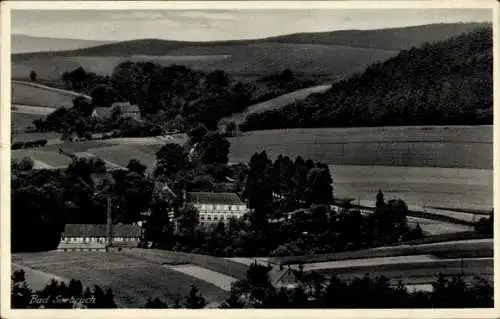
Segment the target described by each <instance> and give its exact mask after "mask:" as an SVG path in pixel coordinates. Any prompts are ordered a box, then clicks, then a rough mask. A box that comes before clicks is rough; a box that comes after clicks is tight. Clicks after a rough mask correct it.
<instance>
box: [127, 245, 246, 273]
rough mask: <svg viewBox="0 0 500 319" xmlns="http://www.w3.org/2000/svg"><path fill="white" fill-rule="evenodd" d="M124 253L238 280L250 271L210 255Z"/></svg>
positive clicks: (136, 250)
mask: <svg viewBox="0 0 500 319" xmlns="http://www.w3.org/2000/svg"><path fill="white" fill-rule="evenodd" d="M124 253H125V254H127V255H129V256H134V257H136V258H140V259H143V260H146V261H149V262H153V263H158V264H167V265H172V266H176V265H182V264H193V265H196V266H199V267H202V268H205V269H209V270H211V271H215V272H217V273H221V274H224V275H226V276H230V277H233V278H237V279H244V278H245V277H246V272H247V269H248V267H247V266H246V265H243V264H241V263H237V262H235V261H231V260H228V259H225V258H219V257H213V256H208V255H198V254H189V253H183V252H176V251H166V250H157V249H147V250H146V249H132V250H130V251H127V252H124Z"/></svg>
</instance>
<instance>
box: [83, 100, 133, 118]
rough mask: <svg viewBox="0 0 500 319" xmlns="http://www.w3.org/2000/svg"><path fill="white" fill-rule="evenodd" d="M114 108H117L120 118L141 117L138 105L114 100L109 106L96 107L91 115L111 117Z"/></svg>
mask: <svg viewBox="0 0 500 319" xmlns="http://www.w3.org/2000/svg"><path fill="white" fill-rule="evenodd" d="M114 110H118V111H117V112H119V113H118V114H120V117H122V118H133V119H136V120H140V119H141V112H140V110H139V107H138V106H137V105H135V104H130V102H115V103H113V104H112V105H111V107H96V108H95V109H94V111H93V112H92V115H91V116H92V117H100V118H111V117H112V116H113V112H114Z"/></svg>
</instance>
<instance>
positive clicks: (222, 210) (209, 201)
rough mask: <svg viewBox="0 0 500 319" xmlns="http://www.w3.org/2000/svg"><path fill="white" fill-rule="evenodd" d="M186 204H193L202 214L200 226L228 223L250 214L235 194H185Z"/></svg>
mask: <svg viewBox="0 0 500 319" xmlns="http://www.w3.org/2000/svg"><path fill="white" fill-rule="evenodd" d="M184 197H185V198H184V202H185V203H189V204H192V205H193V206H194V207H196V208H197V209H198V211H199V212H200V224H205V225H209V224H215V223H219V222H223V223H227V222H228V221H229V219H231V218H232V217H234V218H241V217H243V215H245V214H247V213H248V212H249V209H248V207H247V205H246V204H245V203H244V202H243V201H241V199H240V198H239V197H238V195H236V194H235V193H209V192H191V193H189V192H188V193H185V195H184Z"/></svg>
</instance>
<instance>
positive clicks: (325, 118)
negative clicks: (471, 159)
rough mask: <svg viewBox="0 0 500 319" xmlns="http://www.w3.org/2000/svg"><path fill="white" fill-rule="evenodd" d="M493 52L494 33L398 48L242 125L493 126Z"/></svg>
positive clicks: (248, 128) (261, 127)
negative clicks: (393, 54)
mask: <svg viewBox="0 0 500 319" xmlns="http://www.w3.org/2000/svg"><path fill="white" fill-rule="evenodd" d="M492 54H493V41H492V30H491V28H482V29H478V30H477V31H475V32H471V33H468V34H463V35H460V36H456V37H453V38H450V39H448V40H445V41H441V42H436V43H427V44H424V45H423V46H421V47H419V48H412V49H410V50H403V51H401V52H400V53H399V54H398V55H397V56H396V57H394V58H391V59H389V60H387V61H385V62H382V63H375V64H373V65H371V66H370V67H368V68H367V69H366V70H365V71H364V72H363V73H360V74H355V75H353V76H351V77H350V78H348V79H346V80H342V81H339V82H337V83H334V84H333V86H332V88H331V89H330V90H329V91H327V92H325V93H318V94H313V95H311V96H309V97H308V98H307V99H305V100H304V101H298V102H295V103H293V104H290V105H288V106H285V107H284V108H283V109H280V110H272V111H267V112H263V113H259V114H252V115H250V116H248V117H247V119H246V121H245V122H244V123H242V124H241V126H240V128H241V130H242V131H245V130H246V131H251V130H264V129H279V128H305V127H350V126H355V127H363V126H366V127H369V126H405V125H491V124H492V123H493V55H492Z"/></svg>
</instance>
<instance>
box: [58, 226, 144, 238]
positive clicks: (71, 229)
mask: <svg viewBox="0 0 500 319" xmlns="http://www.w3.org/2000/svg"><path fill="white" fill-rule="evenodd" d="M112 231H113V237H140V236H141V228H140V227H139V226H137V225H132V224H117V225H113V228H112ZM63 236H65V237H106V224H66V226H65V227H64V232H63Z"/></svg>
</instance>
